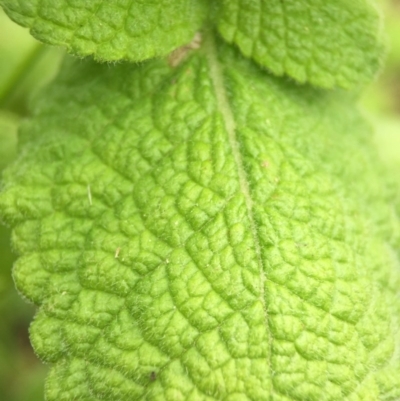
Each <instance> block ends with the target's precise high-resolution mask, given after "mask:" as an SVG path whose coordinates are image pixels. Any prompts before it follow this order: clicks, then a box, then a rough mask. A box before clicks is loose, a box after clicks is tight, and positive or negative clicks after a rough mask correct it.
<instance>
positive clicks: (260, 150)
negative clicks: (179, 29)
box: [0, 37, 400, 401]
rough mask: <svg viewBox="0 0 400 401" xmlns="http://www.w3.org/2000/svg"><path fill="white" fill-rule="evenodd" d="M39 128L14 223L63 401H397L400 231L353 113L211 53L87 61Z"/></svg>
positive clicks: (13, 184) (44, 102)
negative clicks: (114, 62)
mask: <svg viewBox="0 0 400 401" xmlns="http://www.w3.org/2000/svg"><path fill="white" fill-rule="evenodd" d="M222 60H224V61H222ZM34 112H35V117H34V118H33V119H32V120H31V121H29V122H27V123H26V124H24V126H23V128H22V131H21V136H22V143H23V147H22V151H21V154H20V156H19V158H18V160H17V161H16V163H15V164H13V165H12V166H11V167H10V168H9V169H8V170H7V171H6V173H5V186H4V190H3V192H2V194H1V197H0V212H1V214H2V216H3V218H4V219H6V220H7V222H8V223H10V224H12V225H13V227H14V229H13V244H14V247H15V249H16V250H17V251H18V253H19V255H20V257H19V259H18V261H17V263H16V267H15V271H14V278H15V281H16V283H17V286H18V288H19V289H20V291H22V292H23V294H24V295H25V296H26V297H28V298H29V299H31V300H32V301H34V302H35V303H36V304H38V305H40V312H39V313H38V315H37V317H36V319H35V321H34V323H33V326H32V329H31V338H32V342H33V344H34V347H35V350H36V352H37V353H38V354H39V355H40V357H41V358H42V359H43V360H45V361H47V362H51V363H52V364H53V367H52V370H51V373H50V376H49V378H48V381H47V386H46V391H47V399H48V400H49V401H53V400H54V401H56V400H57V401H60V400H63V401H67V400H68V401H72V400H77V399H82V400H100V399H106V400H108V401H114V400H115V401H122V400H133V399H134V400H149V401H150V400H151V401H155V400H157V401H161V400H171V401H172V400H173V401H179V400H185V401H186V400H209V401H211V400H221V401H222V400H224V401H238V400H241V401H242V400H254V401H262V400H268V401H272V400H274V401H295V400H296V401H321V400H324V401H355V400H363V401H366V400H374V401H375V400H382V401H383V400H385V401H389V400H393V401H395V400H397V399H398V397H399V395H400V380H399V377H400V360H399V347H400V340H399V339H400V335H399V334H400V322H399V319H398V316H399V314H400V302H399V285H400V267H399V262H398V257H397V255H396V253H395V251H394V248H395V246H396V245H398V244H397V242H396V241H397V236H396V230H398V219H397V216H393V215H391V214H390V213H391V204H390V203H388V202H387V199H386V198H385V197H386V195H385V194H386V192H387V190H386V188H385V186H384V183H383V180H382V179H381V177H380V176H379V171H380V170H379V164H377V163H378V162H377V160H376V158H375V156H374V154H373V151H372V150H371V145H370V142H371V138H370V134H369V130H368V127H367V126H366V125H365V124H364V123H363V121H362V119H361V118H360V117H359V116H358V114H357V112H356V111H355V110H354V107H353V100H352V99H347V98H346V96H345V95H344V94H343V93H341V92H332V93H327V92H325V91H320V90H316V89H313V88H311V87H307V86H304V87H301V88H299V87H295V86H293V85H292V84H291V83H289V82H287V81H285V80H283V79H277V78H274V77H271V76H269V75H267V74H265V72H263V71H260V70H259V69H258V68H257V67H256V66H255V65H253V64H252V63H251V62H249V61H248V60H246V59H243V58H242V57H241V56H240V55H238V54H236V53H235V52H234V51H233V49H232V48H230V47H228V46H226V45H223V44H214V43H213V40H212V39H211V38H210V37H208V38H205V40H204V45H203V48H202V49H200V50H199V51H197V52H194V53H193V54H192V55H191V56H190V57H189V58H188V59H187V61H185V62H183V63H182V64H181V65H180V66H178V67H177V68H171V67H170V66H168V64H167V63H166V62H164V61H151V62H148V63H145V64H143V65H142V66H135V67H133V66H132V65H126V64H123V65H119V66H116V67H114V68H109V67H108V66H101V65H100V66H99V65H96V64H95V63H93V62H88V61H85V62H82V61H79V62H77V61H71V60H70V61H68V62H67V63H66V64H65V66H64V68H63V71H62V73H61V75H60V77H59V78H58V79H57V80H56V81H55V82H54V83H53V84H52V85H51V86H50V87H49V89H48V90H47V92H46V93H45V94H44V95H43V96H42V97H40V98H38V99H37V101H36V104H35V110H34ZM338 115H340V116H341V118H340V119H339V118H337V116H338ZM388 215H390V217H391V220H390V222H391V225H390V226H389V225H388V226H387V227H386V226H385V227H382V226H381V220H383V219H384V218H385V219H386V217H387V216H388Z"/></svg>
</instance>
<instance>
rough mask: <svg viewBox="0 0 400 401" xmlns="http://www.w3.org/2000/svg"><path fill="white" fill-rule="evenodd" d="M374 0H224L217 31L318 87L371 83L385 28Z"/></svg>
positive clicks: (273, 66) (245, 51)
mask: <svg viewBox="0 0 400 401" xmlns="http://www.w3.org/2000/svg"><path fill="white" fill-rule="evenodd" d="M381 28H382V27H381V21H380V18H379V15H378V11H377V10H376V8H375V7H374V4H373V1H371V0H353V1H347V0H221V1H220V2H219V16H218V29H219V31H220V32H221V34H222V36H223V37H224V38H225V39H226V40H228V41H229V42H232V43H235V44H236V45H238V47H239V48H240V50H241V51H242V53H243V54H244V55H246V56H247V57H251V58H253V59H254V60H255V61H257V62H258V63H260V64H261V65H262V66H265V67H267V68H268V69H270V70H271V71H272V72H273V73H275V74H277V75H283V74H287V75H289V76H290V77H292V78H294V79H295V80H296V81H299V82H310V83H312V84H314V85H317V86H322V87H325V88H331V87H334V86H340V87H344V88H351V87H354V86H357V85H360V84H364V83H365V82H368V81H370V80H371V79H372V78H373V76H374V75H375V74H376V72H377V70H378V69H379V67H380V65H381V61H382V53H383V51H382V50H383V46H382V42H383V41H382V29H381Z"/></svg>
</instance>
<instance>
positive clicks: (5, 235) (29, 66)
mask: <svg viewBox="0 0 400 401" xmlns="http://www.w3.org/2000/svg"><path fill="white" fill-rule="evenodd" d="M380 3H382V6H383V8H384V12H385V18H386V31H387V37H388V42H389V51H388V57H387V62H386V67H385V68H384V70H383V71H382V73H381V75H380V76H379V77H378V78H377V80H376V82H374V83H373V84H372V85H371V86H370V87H369V88H368V89H367V90H366V91H365V94H364V95H363V97H362V98H361V100H360V103H361V107H362V108H363V110H364V112H365V115H366V117H367V118H368V119H369V120H370V121H371V124H372V125H373V126H374V127H375V132H376V135H375V139H376V145H377V148H378V151H379V152H380V153H381V155H382V159H383V160H384V161H385V162H386V163H387V165H388V166H389V167H390V168H394V170H393V171H394V172H395V171H398V172H400V0H381V1H380ZM62 57H63V51H62V50H61V49H57V48H50V47H46V46H42V45H41V44H39V43H38V42H37V41H35V40H34V39H33V38H31V36H30V35H29V33H28V32H27V31H26V30H25V29H23V28H20V27H19V26H17V25H16V24H14V23H13V22H11V21H10V20H9V19H8V17H6V16H5V15H4V13H3V11H2V10H1V8H0V173H1V171H2V170H3V169H4V167H5V166H6V165H7V164H8V163H9V162H10V161H11V160H12V159H13V158H14V156H15V153H16V146H17V127H18V124H19V123H20V121H21V120H22V119H24V118H26V117H28V116H29V112H28V103H29V99H30V98H31V97H32V96H33V95H34V93H35V92H36V91H37V90H38V89H40V87H42V86H43V85H45V84H46V83H47V82H49V81H50V80H51V79H52V78H53V77H54V75H55V74H56V73H57V70H58V67H59V64H60V62H61V60H62ZM394 175H395V173H394ZM394 179H395V180H397V181H398V182H399V183H400V177H398V176H397V175H396V176H395V177H394ZM13 261H14V255H13V253H12V250H11V248H10V233H9V230H8V229H7V228H6V227H3V226H1V225H0V319H1V320H0V322H1V323H0V324H1V326H0V400H1V401H22V400H23V401H39V400H44V396H43V393H44V378H45V376H46V371H47V367H46V366H44V365H43V364H41V363H40V362H39V361H38V360H37V358H36V356H35V355H34V353H33V351H32V348H31V346H30V343H29V336H28V328H29V323H30V321H31V320H32V317H33V315H34V313H35V308H34V306H33V305H29V304H28V303H26V302H25V301H23V300H22V299H21V297H20V296H19V295H18V294H17V292H16V290H15V288H14V285H13V281H12V276H11V271H12V264H13Z"/></svg>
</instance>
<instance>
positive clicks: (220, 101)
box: [203, 31, 273, 393]
mask: <svg viewBox="0 0 400 401" xmlns="http://www.w3.org/2000/svg"><path fill="white" fill-rule="evenodd" d="M203 43H204V44H203V49H204V52H205V54H206V57H207V61H208V65H209V69H210V77H211V82H212V85H213V87H214V91H215V95H216V100H217V107H218V110H219V112H220V113H221V116H222V118H223V122H224V125H225V128H226V131H227V134H228V140H229V144H230V147H231V149H232V154H233V158H234V161H235V164H236V167H237V172H238V177H239V185H240V190H241V192H242V194H243V196H244V199H245V204H246V210H247V216H248V219H249V222H250V229H251V235H252V238H253V241H254V247H255V252H256V256H257V264H258V269H259V275H260V301H261V304H262V306H263V310H264V318H265V327H266V330H267V332H268V338H269V347H268V348H269V355H268V364H269V366H270V373H271V372H272V370H271V355H272V354H271V351H272V341H271V332H270V329H269V324H268V309H267V305H266V301H265V282H266V280H267V276H266V273H265V267H264V263H263V260H262V256H261V255H262V253H261V241H260V238H259V234H258V229H257V224H256V221H255V216H254V211H253V199H252V196H251V190H250V184H249V179H248V173H247V171H246V169H245V167H244V162H243V157H242V154H241V151H240V143H239V139H238V137H237V126H236V121H235V117H234V114H233V111H232V107H231V105H230V102H229V98H228V94H227V90H226V86H225V82H224V74H223V68H222V66H221V64H220V61H219V59H218V52H217V45H216V43H215V37H214V33H213V32H210V31H209V32H205V33H204V38H203ZM271 389H272V390H271V393H272V392H273V382H272V378H271Z"/></svg>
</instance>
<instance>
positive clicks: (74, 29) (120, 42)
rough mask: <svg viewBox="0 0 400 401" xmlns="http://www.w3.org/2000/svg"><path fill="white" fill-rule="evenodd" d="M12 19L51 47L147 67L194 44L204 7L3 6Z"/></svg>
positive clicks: (174, 1) (170, 0)
mask: <svg viewBox="0 0 400 401" xmlns="http://www.w3.org/2000/svg"><path fill="white" fill-rule="evenodd" d="M0 4H1V5H2V6H3V8H4V9H5V11H6V12H7V13H8V14H9V16H10V17H11V18H12V19H14V20H15V21H16V22H17V23H19V24H21V25H22V26H25V27H28V28H30V30H31V33H32V35H33V36H34V37H35V38H36V39H38V40H40V41H43V42H45V43H47V44H51V45H56V46H64V47H66V48H67V49H68V51H69V52H71V53H73V54H76V55H78V56H88V55H93V57H94V58H95V59H97V60H100V61H118V60H130V61H134V62H137V61H142V60H146V59H149V58H153V57H159V56H165V55H167V54H168V53H169V52H171V51H172V50H174V49H175V48H177V47H179V46H182V45H184V44H187V43H189V42H190V41H191V40H192V39H193V37H194V35H195V33H196V31H197V30H198V29H199V28H200V26H201V25H202V22H203V19H204V17H205V12H206V4H205V3H204V2H203V1H190V2H187V1H182V0H163V1H159V2H157V3H154V2H151V3H150V4H146V3H145V2H140V1H133V2H129V1H128V2H127V1H124V0H118V1H111V2H110V1H104V0H96V1H91V2H90V3H88V2H85V1H82V0H78V1H74V2H70V1H66V0H63V1H59V2H53V1H38V0H29V1H24V2H20V1H18V0H2V1H1V2H0Z"/></svg>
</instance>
